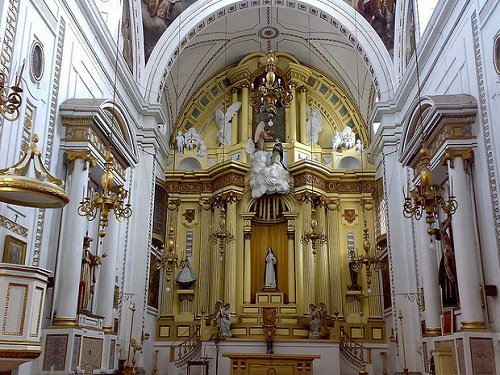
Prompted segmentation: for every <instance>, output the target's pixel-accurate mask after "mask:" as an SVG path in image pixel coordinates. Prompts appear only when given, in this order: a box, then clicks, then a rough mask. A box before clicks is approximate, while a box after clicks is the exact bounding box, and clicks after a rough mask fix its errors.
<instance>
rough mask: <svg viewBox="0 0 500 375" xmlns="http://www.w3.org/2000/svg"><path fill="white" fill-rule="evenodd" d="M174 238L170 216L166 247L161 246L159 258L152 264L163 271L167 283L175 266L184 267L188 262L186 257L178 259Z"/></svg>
mask: <svg viewBox="0 0 500 375" xmlns="http://www.w3.org/2000/svg"><path fill="white" fill-rule="evenodd" d="M174 238H175V237H174V225H173V219H172V216H171V217H170V227H169V229H168V235H167V247H166V248H163V251H162V252H161V256H160V259H159V260H156V261H155V264H154V268H155V269H157V270H159V269H160V268H161V269H162V270H164V271H165V276H166V279H167V283H170V280H171V279H172V273H173V272H174V270H175V269H176V268H178V269H180V268H184V266H185V265H186V263H187V262H188V259H187V257H181V259H179V257H178V256H177V252H176V248H175V241H174ZM167 285H168V284H167ZM167 288H168V286H167Z"/></svg>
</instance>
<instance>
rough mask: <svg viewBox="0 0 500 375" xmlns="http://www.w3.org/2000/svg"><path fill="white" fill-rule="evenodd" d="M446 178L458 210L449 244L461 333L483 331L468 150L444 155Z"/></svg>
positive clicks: (469, 154)
mask: <svg viewBox="0 0 500 375" xmlns="http://www.w3.org/2000/svg"><path fill="white" fill-rule="evenodd" d="M447 154H448V155H447V156H448V160H447V162H448V175H449V176H450V177H449V179H450V185H451V186H452V193H453V194H454V195H455V197H456V200H457V203H458V208H457V211H456V213H455V214H454V215H453V217H452V227H453V245H454V250H455V262H456V267H457V281H458V292H459V294H460V307H461V312H462V330H464V331H473V330H477V329H484V328H485V325H484V320H483V311H482V303H481V295H480V285H481V280H480V277H479V275H480V267H479V262H478V259H479V255H478V251H477V243H476V241H475V238H476V234H475V224H474V221H473V220H472V218H473V217H474V212H473V209H472V199H471V196H472V192H471V190H470V189H469V183H468V179H467V173H466V164H465V160H464V159H467V160H470V159H471V158H472V151H470V150H464V151H461V152H447Z"/></svg>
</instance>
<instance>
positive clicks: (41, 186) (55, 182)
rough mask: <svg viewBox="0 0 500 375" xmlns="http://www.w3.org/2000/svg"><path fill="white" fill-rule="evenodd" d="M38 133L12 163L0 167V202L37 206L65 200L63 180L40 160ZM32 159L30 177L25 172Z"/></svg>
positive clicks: (62, 203)
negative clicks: (32, 174)
mask: <svg viewBox="0 0 500 375" xmlns="http://www.w3.org/2000/svg"><path fill="white" fill-rule="evenodd" d="M37 143H38V135H37V134H34V135H33V137H32V140H31V145H30V146H29V147H28V149H27V150H26V151H23V154H22V156H21V159H20V160H19V161H18V162H17V163H16V164H14V165H12V166H10V167H8V168H5V169H0V202H6V203H10V204H16V205H19V206H27V207H38V208H60V207H63V206H65V205H66V204H67V203H68V202H69V198H68V195H67V194H66V192H65V191H64V181H63V180H61V179H59V178H56V177H54V176H53V175H51V174H50V172H49V171H48V170H47V168H46V167H45V165H44V163H43V161H42V153H41V152H40V150H39V149H38V146H37ZM32 162H33V170H34V177H30V176H29V175H28V170H29V168H30V165H31V163H32Z"/></svg>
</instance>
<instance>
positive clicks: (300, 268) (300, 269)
mask: <svg viewBox="0 0 500 375" xmlns="http://www.w3.org/2000/svg"><path fill="white" fill-rule="evenodd" d="M303 207H304V206H302V208H303ZM299 210H300V209H298V210H297V211H299ZM295 224H296V226H295V228H296V229H295V231H296V234H297V235H296V236H295V249H296V250H297V251H295V255H294V259H295V288H296V289H295V301H296V304H297V309H298V311H299V312H307V311H309V309H308V307H307V304H308V303H309V302H305V300H304V257H303V255H304V249H305V247H306V246H304V245H302V243H301V242H300V239H301V236H302V233H304V228H305V226H304V216H302V215H301V217H299V218H298V220H297V219H295Z"/></svg>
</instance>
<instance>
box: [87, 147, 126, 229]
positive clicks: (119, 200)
mask: <svg viewBox="0 0 500 375" xmlns="http://www.w3.org/2000/svg"><path fill="white" fill-rule="evenodd" d="M113 170H114V166H113V154H112V153H111V151H110V150H108V153H107V155H106V162H105V163H104V174H103V175H102V177H101V185H102V189H103V193H102V195H99V193H98V192H94V195H92V197H86V198H83V199H82V201H81V202H80V206H79V207H78V214H79V215H80V216H86V217H87V219H88V220H89V221H92V220H94V219H95V218H96V217H97V213H98V211H100V213H101V216H100V218H99V227H100V230H99V237H101V238H102V237H104V236H105V235H106V230H105V228H106V227H107V226H108V215H109V211H110V210H113V212H114V214H115V217H116V220H118V221H119V222H122V221H124V220H125V219H128V218H129V217H130V216H131V215H132V209H131V208H130V195H129V192H128V191H127V190H125V189H124V188H123V186H119V185H116V186H114V185H113V182H114V178H113ZM127 197H128V198H129V200H128V202H127V203H126V204H124V201H125V199H126V198H127Z"/></svg>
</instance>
